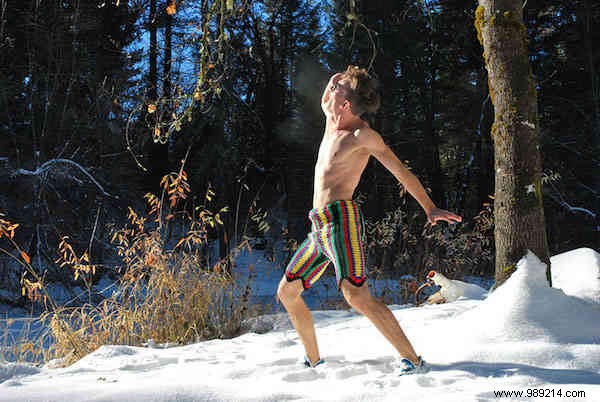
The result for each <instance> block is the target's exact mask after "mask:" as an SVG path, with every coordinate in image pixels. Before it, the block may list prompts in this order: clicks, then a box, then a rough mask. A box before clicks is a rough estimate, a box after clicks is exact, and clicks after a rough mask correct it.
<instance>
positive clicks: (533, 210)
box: [475, 0, 552, 287]
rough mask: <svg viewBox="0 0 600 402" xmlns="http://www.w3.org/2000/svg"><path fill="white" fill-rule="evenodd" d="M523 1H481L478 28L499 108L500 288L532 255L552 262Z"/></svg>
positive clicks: (496, 109)
mask: <svg viewBox="0 0 600 402" xmlns="http://www.w3.org/2000/svg"><path fill="white" fill-rule="evenodd" d="M522 7H523V2H522V1H521V0H479V7H477V10H476V13H475V26H476V28H477V34H478V38H479V41H480V42H481V44H482V45H483V49H484V51H483V56H484V59H485V65H486V69H487V71H488V87H489V91H490V97H491V100H492V102H493V105H494V124H493V126H492V140H493V142H494V156H495V170H496V174H495V178H496V184H495V201H494V218H495V230H494V236H495V243H496V287H498V286H500V285H501V284H502V283H504V281H506V279H508V278H509V277H510V275H511V274H512V272H514V270H515V267H516V263H517V262H518V261H519V259H521V258H522V257H523V256H524V255H525V254H526V252H527V250H528V249H529V250H531V251H532V252H533V253H535V254H536V255H537V257H538V258H539V259H540V260H542V261H543V262H544V263H546V264H547V267H548V268H547V271H546V276H547V279H548V283H549V284H550V286H552V281H551V276H550V258H549V252H548V242H547V238H546V225H545V222H544V209H543V204H542V188H541V186H542V184H541V173H542V161H541V155H540V149H539V139H538V129H539V128H538V127H539V125H538V115H537V94H536V88H535V83H534V81H533V78H532V74H531V68H530V65H529V59H528V57H527V30H526V29H525V25H524V24H523V10H522Z"/></svg>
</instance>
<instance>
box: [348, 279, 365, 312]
mask: <svg viewBox="0 0 600 402" xmlns="http://www.w3.org/2000/svg"><path fill="white" fill-rule="evenodd" d="M342 293H343V294H344V298H345V299H346V302H348V304H349V305H350V306H352V308H353V309H355V310H356V311H358V312H359V313H361V314H365V313H366V312H368V311H369V309H370V307H371V301H372V297H371V292H369V288H368V287H367V285H366V284H363V286H356V285H354V284H352V283H350V282H348V281H344V280H343V281H342Z"/></svg>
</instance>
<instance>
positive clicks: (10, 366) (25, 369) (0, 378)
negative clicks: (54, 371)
mask: <svg viewBox="0 0 600 402" xmlns="http://www.w3.org/2000/svg"><path fill="white" fill-rule="evenodd" d="M39 372H40V369H39V368H37V367H35V366H32V365H30V364H25V363H0V384H1V383H3V382H5V381H7V380H11V379H12V380H14V379H16V378H19V377H25V376H29V375H32V374H37V373H39Z"/></svg>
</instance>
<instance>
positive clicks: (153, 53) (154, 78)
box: [148, 0, 158, 102]
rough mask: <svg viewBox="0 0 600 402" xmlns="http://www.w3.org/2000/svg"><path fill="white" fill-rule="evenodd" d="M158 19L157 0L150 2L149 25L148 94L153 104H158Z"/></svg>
mask: <svg viewBox="0 0 600 402" xmlns="http://www.w3.org/2000/svg"><path fill="white" fill-rule="evenodd" d="M156 18H157V16H156V0H150V21H149V24H148V29H149V30H150V52H149V56H150V60H149V64H150V73H149V74H148V81H149V82H148V85H149V87H150V91H149V92H148V97H149V98H150V100H151V101H153V102H156V100H157V98H158V91H157V87H158V72H157V62H156V60H157V40H156Z"/></svg>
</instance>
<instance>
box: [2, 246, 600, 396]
mask: <svg viewBox="0 0 600 402" xmlns="http://www.w3.org/2000/svg"><path fill="white" fill-rule="evenodd" d="M588 254H589V253H588ZM577 255H579V254H577ZM570 261H574V259H570V258H568V259H565V260H564V261H563V262H564V264H565V265H561V264H560V261H559V263H558V264H557V267H558V269H557V270H556V271H557V273H559V275H560V272H561V271H563V270H568V271H572V270H573V269H574V268H573V267H572V266H571V265H570ZM582 261H583V262H580V263H581V267H580V268H578V270H579V271H585V272H588V270H593V269H594V268H593V267H595V266H596V265H594V264H595V263H594V262H593V261H591V259H589V258H587V259H585V260H582ZM557 283H559V284H561V286H565V284H568V286H566V287H565V289H567V288H568V290H561V289H556V288H549V287H548V286H547V285H546V281H545V266H544V264H542V263H541V262H540V261H539V260H538V259H537V258H536V257H535V256H534V255H533V254H528V255H527V256H526V257H525V258H523V259H522V260H521V261H520V262H519V263H518V265H517V271H516V272H515V273H514V274H513V275H512V276H511V278H510V279H509V280H507V281H506V282H505V283H504V285H502V286H501V287H500V288H499V289H497V290H496V291H494V292H492V293H490V294H489V296H488V297H487V298H486V299H485V300H483V301H481V300H459V301H457V302H453V303H446V304H441V305H429V306H424V307H420V308H414V307H413V308H409V307H408V306H406V305H405V306H393V307H392V309H393V313H394V315H395V316H396V317H397V318H398V319H399V321H400V323H401V325H402V327H403V329H404V331H405V332H406V334H407V335H408V337H409V339H410V340H411V342H412V343H413V345H414V347H415V349H416V351H417V353H419V354H421V355H422V356H423V357H424V358H425V360H426V361H428V363H429V365H430V366H431V368H432V371H431V372H429V373H427V374H424V375H418V376H408V377H399V376H398V375H397V374H398V371H399V364H398V354H397V352H396V351H395V350H394V349H393V348H392V346H391V345H390V344H389V343H388V342H387V341H386V340H385V339H384V338H383V336H382V335H381V334H379V333H378V331H377V330H376V329H375V328H374V327H373V325H372V324H371V323H370V322H369V321H368V320H367V319H366V318H365V317H362V316H359V315H357V314H355V313H353V312H348V311H319V312H315V313H314V314H313V317H314V320H315V324H316V327H317V338H318V340H319V347H320V350H321V354H322V357H323V358H324V359H325V360H326V364H325V365H322V366H319V367H317V368H316V369H306V368H304V367H303V366H302V364H301V362H302V356H303V354H304V349H303V347H302V343H301V341H300V339H299V338H298V335H297V334H296V332H295V331H294V330H292V329H291V327H290V325H289V322H287V323H286V318H285V315H284V314H283V313H282V312H279V313H277V314H273V315H271V316H265V317H263V318H262V319H261V320H255V321H253V322H248V323H247V325H249V326H250V327H253V326H254V327H253V328H256V329H257V330H260V331H265V330H267V331H269V330H270V332H267V333H264V334H256V333H248V334H245V335H243V336H240V337H237V338H234V339H229V340H212V341H207V342H201V343H197V344H193V345H187V346H181V347H171V348H164V349H156V348H140V347H129V346H103V347H101V348H99V349H98V350H96V351H95V352H93V353H91V354H90V355H88V356H86V357H85V358H84V359H81V360H80V361H79V362H77V363H76V364H74V365H72V366H70V367H67V368H56V369H52V368H49V367H44V368H42V369H39V370H38V369H32V368H30V367H27V366H25V367H24V366H22V365H21V366H18V367H17V368H14V369H12V368H11V370H13V371H12V372H11V373H9V374H2V373H5V372H6V371H2V370H7V369H6V367H9V366H6V365H0V378H10V379H9V380H7V381H4V382H3V383H1V384H0V401H2V402H4V401H6V402H9V401H10V402H14V401H31V402H46V401H70V400H73V401H95V402H100V401H103V402H112V401H128V402H138V401H139V402H142V401H143V402H146V401H150V400H151V401H155V402H163V401H164V402H166V401H175V400H176V401H190V402H191V401H227V402H230V401H285V400H302V401H324V400H328V401H329V400H335V401H368V402H375V401H390V402H392V401H393V402H397V401H398V400H406V401H413V400H414V401H418V400H423V401H460V402H468V401H478V402H480V401H485V402H492V401H494V402H496V401H498V400H499V399H502V400H519V401H523V400H541V399H539V398H533V397H530V398H527V397H521V398H517V397H515V398H514V399H511V398H500V397H499V396H497V395H496V394H494V391H500V390H515V391H523V392H526V390H527V389H532V388H536V389H540V388H544V389H552V390H555V391H557V390H561V391H562V393H563V395H564V394H565V393H566V391H583V392H585V396H583V397H580V398H575V399H568V398H565V399H560V400H576V401H578V400H581V401H583V400H585V401H597V400H600V303H595V302H593V301H590V300H588V299H586V298H584V297H580V296H582V295H584V294H585V295H588V294H589V293H588V290H589V289H591V288H593V287H594V285H593V284H590V283H585V284H584V283H581V282H577V281H569V279H566V280H562V281H561V279H559V280H558V281H557ZM567 292H568V293H567ZM271 328H272V329H271ZM27 370H32V371H31V372H27ZM15 385H18V386H15ZM543 400H552V399H551V398H544V399H543ZM556 400H558V399H556Z"/></svg>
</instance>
